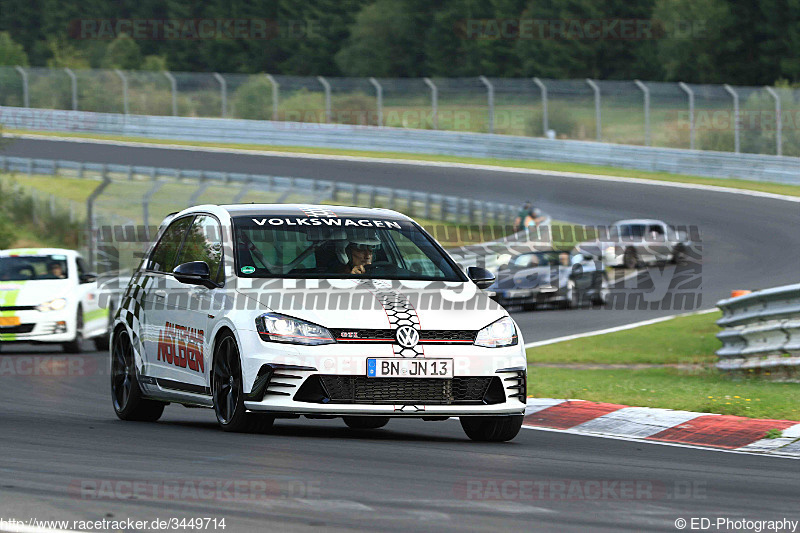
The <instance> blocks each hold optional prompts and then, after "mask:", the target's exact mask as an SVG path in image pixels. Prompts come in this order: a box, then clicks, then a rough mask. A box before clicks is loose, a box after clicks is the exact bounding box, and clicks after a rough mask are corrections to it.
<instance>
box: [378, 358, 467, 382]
mask: <svg viewBox="0 0 800 533" xmlns="http://www.w3.org/2000/svg"><path fill="white" fill-rule="evenodd" d="M367 377H368V378H452V377H453V360H452V359H399V358H395V359H367Z"/></svg>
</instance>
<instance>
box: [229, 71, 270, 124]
mask: <svg viewBox="0 0 800 533" xmlns="http://www.w3.org/2000/svg"><path fill="white" fill-rule="evenodd" d="M231 110H232V116H234V117H236V118H249V119H253V120H269V119H271V118H272V84H271V83H270V82H269V80H268V79H267V78H266V76H253V77H252V78H250V79H249V80H247V81H246V82H244V83H243V84H242V85H240V86H239V88H238V89H236V91H235V92H234V93H233V97H232V98H231Z"/></svg>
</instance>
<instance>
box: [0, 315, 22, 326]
mask: <svg viewBox="0 0 800 533" xmlns="http://www.w3.org/2000/svg"><path fill="white" fill-rule="evenodd" d="M19 325H20V321H19V317H18V316H0V326H19Z"/></svg>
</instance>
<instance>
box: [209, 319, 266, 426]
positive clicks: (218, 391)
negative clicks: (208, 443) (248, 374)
mask: <svg viewBox="0 0 800 533" xmlns="http://www.w3.org/2000/svg"><path fill="white" fill-rule="evenodd" d="M212 368H213V370H212V374H211V382H212V384H211V390H212V395H213V398H214V412H215V413H216V415H217V422H218V423H219V427H220V428H222V430H223V431H233V432H244V433H254V432H263V431H267V430H268V429H269V428H271V427H272V424H273V423H274V422H275V417H272V416H267V415H260V414H257V413H248V412H247V411H246V409H245V407H244V392H243V388H242V366H241V360H240V359H239V348H238V347H237V346H236V339H235V338H234V337H233V335H231V334H230V333H228V334H225V335H223V336H222V337H220V338H219V340H218V341H217V347H216V349H215V350H214V364H213V367H212Z"/></svg>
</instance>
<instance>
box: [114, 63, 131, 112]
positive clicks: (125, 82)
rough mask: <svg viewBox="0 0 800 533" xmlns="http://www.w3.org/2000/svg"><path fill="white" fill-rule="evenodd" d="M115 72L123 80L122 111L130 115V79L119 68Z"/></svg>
mask: <svg viewBox="0 0 800 533" xmlns="http://www.w3.org/2000/svg"><path fill="white" fill-rule="evenodd" d="M114 72H115V73H116V74H117V76H119V79H120V80H122V109H123V111H124V112H125V114H126V115H128V114H130V108H129V107H128V77H127V76H125V74H124V73H123V72H122V71H121V70H120V69H118V68H115V69H114Z"/></svg>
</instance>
